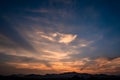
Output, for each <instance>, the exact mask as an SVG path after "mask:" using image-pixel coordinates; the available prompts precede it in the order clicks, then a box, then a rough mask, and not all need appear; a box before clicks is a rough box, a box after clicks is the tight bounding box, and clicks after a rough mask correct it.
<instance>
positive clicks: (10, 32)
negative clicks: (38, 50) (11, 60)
mask: <svg viewBox="0 0 120 80" xmlns="http://www.w3.org/2000/svg"><path fill="white" fill-rule="evenodd" d="M0 35H2V36H5V37H7V38H8V39H9V40H11V41H12V42H14V43H15V44H16V45H18V46H16V47H20V48H24V49H26V50H30V51H35V50H34V48H33V47H32V45H31V44H30V43H29V42H28V41H27V40H26V39H25V38H23V36H22V35H21V34H20V33H19V32H18V31H17V30H15V29H14V27H13V26H12V25H11V24H9V23H8V22H6V20H4V19H3V18H0ZM0 44H1V45H3V46H4V44H6V43H3V42H0ZM9 46H11V47H12V46H13V45H12V44H11V45H9ZM6 47H7V46H6Z"/></svg>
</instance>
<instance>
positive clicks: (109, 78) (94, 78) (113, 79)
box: [0, 72, 120, 80]
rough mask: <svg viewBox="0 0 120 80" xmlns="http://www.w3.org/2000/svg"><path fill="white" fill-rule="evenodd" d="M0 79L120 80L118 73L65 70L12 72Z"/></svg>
mask: <svg viewBox="0 0 120 80" xmlns="http://www.w3.org/2000/svg"><path fill="white" fill-rule="evenodd" d="M0 80H120V75H105V74H94V75H92V74H86V73H76V72H67V73H61V74H46V75H36V74H29V75H23V74H14V75H9V76H3V75H0Z"/></svg>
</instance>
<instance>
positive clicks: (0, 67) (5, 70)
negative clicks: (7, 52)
mask: <svg viewBox="0 0 120 80" xmlns="http://www.w3.org/2000/svg"><path fill="white" fill-rule="evenodd" d="M11 73H12V74H46V73H58V72H57V71H53V70H38V69H27V68H22V69H21V68H15V67H14V66H11V65H9V64H5V63H3V64H0V74H2V75H11Z"/></svg>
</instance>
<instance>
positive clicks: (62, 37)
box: [58, 33, 77, 44]
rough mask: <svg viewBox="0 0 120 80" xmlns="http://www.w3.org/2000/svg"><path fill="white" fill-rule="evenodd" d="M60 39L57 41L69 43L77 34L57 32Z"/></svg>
mask: <svg viewBox="0 0 120 80" xmlns="http://www.w3.org/2000/svg"><path fill="white" fill-rule="evenodd" d="M58 35H59V37H60V39H59V41H58V42H59V43H65V44H69V43H71V42H72V41H73V40H75V39H76V37H77V35H73V34H62V33H58Z"/></svg>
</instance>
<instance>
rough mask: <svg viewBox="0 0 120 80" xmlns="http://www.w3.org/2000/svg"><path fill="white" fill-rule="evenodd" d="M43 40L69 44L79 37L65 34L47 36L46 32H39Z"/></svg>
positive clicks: (56, 33) (57, 33)
mask: <svg viewBox="0 0 120 80" xmlns="http://www.w3.org/2000/svg"><path fill="white" fill-rule="evenodd" d="M37 33H38V34H39V35H40V36H41V37H42V38H45V39H47V40H49V41H53V42H58V43H64V44H69V43H71V42H72V41H74V40H75V39H76V38H77V35H74V34H65V33H59V32H55V33H50V34H46V33H44V32H37Z"/></svg>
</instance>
